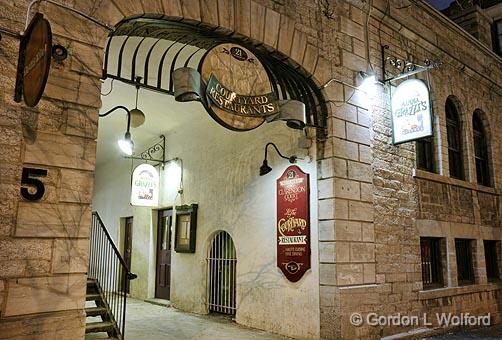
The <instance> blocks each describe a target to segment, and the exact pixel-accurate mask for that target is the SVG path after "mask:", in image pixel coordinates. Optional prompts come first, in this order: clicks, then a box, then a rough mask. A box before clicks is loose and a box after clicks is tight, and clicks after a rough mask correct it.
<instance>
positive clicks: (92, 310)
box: [85, 307, 106, 316]
mask: <svg viewBox="0 0 502 340" xmlns="http://www.w3.org/2000/svg"><path fill="white" fill-rule="evenodd" d="M85 314H86V316H98V315H105V314H106V308H105V307H86V308H85Z"/></svg>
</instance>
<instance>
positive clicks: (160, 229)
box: [155, 209, 172, 300]
mask: <svg viewBox="0 0 502 340" xmlns="http://www.w3.org/2000/svg"><path fill="white" fill-rule="evenodd" d="M171 221H172V210H170V209H169V210H160V211H159V218H158V225H157V275H156V276H157V277H156V280H155V297H157V298H160V299H166V300H169V298H170V290H171V289H170V288H171Z"/></svg>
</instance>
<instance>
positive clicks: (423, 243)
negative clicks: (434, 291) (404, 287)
mask: <svg viewBox="0 0 502 340" xmlns="http://www.w3.org/2000/svg"><path fill="white" fill-rule="evenodd" d="M420 254H421V263H422V283H423V285H424V289H431V288H437V287H442V286H443V271H442V264H441V262H442V256H441V239H440V238H432V237H421V238H420Z"/></svg>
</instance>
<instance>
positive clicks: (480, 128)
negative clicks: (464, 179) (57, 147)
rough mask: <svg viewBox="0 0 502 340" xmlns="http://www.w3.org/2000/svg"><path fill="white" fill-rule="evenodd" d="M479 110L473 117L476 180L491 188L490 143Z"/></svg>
mask: <svg viewBox="0 0 502 340" xmlns="http://www.w3.org/2000/svg"><path fill="white" fill-rule="evenodd" d="M481 115H482V113H481V112H480V111H479V110H476V111H474V113H473V115H472V137H473V144H474V158H475V162H476V179H477V182H478V184H481V185H484V186H487V187H488V186H490V184H491V183H490V168H489V162H488V143H487V137H486V129H485V127H484V124H483V120H482V118H481Z"/></svg>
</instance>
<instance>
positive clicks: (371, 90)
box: [358, 71, 378, 96]
mask: <svg viewBox="0 0 502 340" xmlns="http://www.w3.org/2000/svg"><path fill="white" fill-rule="evenodd" d="M359 77H361V79H362V82H361V84H360V85H359V86H358V89H359V90H360V91H362V92H364V93H366V94H367V95H369V96H373V95H374V94H375V91H376V88H375V85H376V84H377V83H378V80H377V78H376V76H375V74H374V73H367V72H364V71H359Z"/></svg>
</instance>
